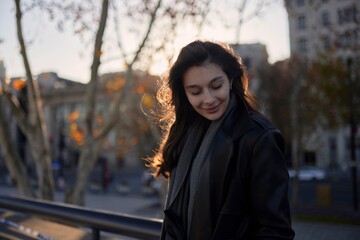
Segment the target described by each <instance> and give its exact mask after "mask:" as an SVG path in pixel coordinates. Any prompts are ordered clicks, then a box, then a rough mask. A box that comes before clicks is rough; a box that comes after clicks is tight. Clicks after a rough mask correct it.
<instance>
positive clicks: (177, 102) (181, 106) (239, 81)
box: [147, 40, 257, 178]
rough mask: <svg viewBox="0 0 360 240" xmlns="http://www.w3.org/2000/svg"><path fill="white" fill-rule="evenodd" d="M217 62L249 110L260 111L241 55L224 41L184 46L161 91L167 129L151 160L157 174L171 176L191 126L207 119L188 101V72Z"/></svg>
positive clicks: (162, 116)
mask: <svg viewBox="0 0 360 240" xmlns="http://www.w3.org/2000/svg"><path fill="white" fill-rule="evenodd" d="M210 63H212V64H216V65H218V66H220V67H221V69H222V70H223V71H224V73H225V74H226V75H227V77H228V79H229V80H230V81H231V80H232V82H233V83H232V90H231V91H232V92H233V93H235V94H236V95H238V96H239V97H241V99H243V100H244V102H245V104H246V105H247V106H248V108H249V109H252V110H256V109H257V104H256V101H255V100H254V97H253V96H252V94H251V93H250V92H249V91H248V78H247V75H246V70H245V66H244V64H243V62H242V60H241V58H240V57H239V56H238V55H237V54H236V53H235V52H234V50H233V49H232V48H230V47H229V46H228V45H226V44H224V43H217V42H212V41H200V40H197V41H194V42H191V43H190V44H188V45H186V46H185V47H183V48H182V49H181V51H180V54H179V56H178V58H177V60H176V61H175V63H174V64H173V65H172V66H171V68H170V70H169V71H168V73H167V74H166V75H165V76H164V77H163V82H162V83H163V85H162V86H161V87H160V89H159V91H158V93H157V99H158V101H159V103H160V106H161V109H160V110H161V113H160V114H159V115H158V116H159V123H160V125H161V127H162V129H163V134H164V135H163V139H162V141H161V143H160V146H159V149H158V150H156V152H155V155H154V156H153V157H151V158H149V159H148V165H147V166H148V167H150V168H152V169H153V170H154V172H153V173H154V175H155V176H159V175H163V176H164V177H165V178H168V177H169V175H170V172H171V170H172V168H173V167H174V166H176V164H177V161H178V159H179V156H180V153H181V150H182V146H183V141H184V139H183V138H184V136H185V134H186V131H187V129H188V128H189V126H190V125H191V124H193V123H194V122H195V121H196V120H200V119H201V118H202V120H200V121H204V123H205V124H206V121H208V120H206V119H204V118H203V117H202V116H201V115H199V114H198V113H197V112H196V111H195V110H194V109H193V107H192V106H191V104H190V102H189V101H188V99H187V97H186V93H185V89H184V86H183V77H184V74H185V72H186V71H187V70H188V69H189V68H191V67H194V66H203V65H206V64H210Z"/></svg>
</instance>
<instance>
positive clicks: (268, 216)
mask: <svg viewBox="0 0 360 240" xmlns="http://www.w3.org/2000/svg"><path fill="white" fill-rule="evenodd" d="M165 80H166V82H165V84H166V85H165V87H163V88H161V89H160V90H159V94H158V98H159V100H160V103H162V105H163V107H164V109H165V111H164V115H163V118H162V119H161V120H162V121H163V123H165V126H164V125H163V126H164V127H165V135H164V136H165V137H164V139H163V141H162V143H161V145H160V148H159V150H158V151H157V152H156V154H155V156H154V157H153V158H151V159H150V164H149V165H150V167H152V168H154V169H155V175H157V176H159V175H163V176H165V178H169V189H168V195H167V199H166V203H165V211H164V213H165V215H164V222H163V229H162V234H161V239H165V240H168V239H176V240H179V239H189V240H209V239H214V240H216V239H218V240H224V239H293V238H294V232H293V230H292V228H291V220H290V211H289V203H288V172H287V168H286V163H285V157H284V141H283V138H282V135H281V134H280V132H279V131H278V130H277V129H276V128H275V127H274V126H273V125H272V124H271V123H270V122H269V120H267V119H266V118H265V117H264V116H263V115H261V114H260V113H258V112H257V111H256V107H255V106H256V104H255V101H254V100H253V98H252V96H251V95H250V93H249V92H248V80H247V76H246V73H245V68H244V65H243V63H242V62H241V59H240V58H238V57H237V56H236V54H235V53H234V52H233V50H232V49H230V48H229V47H228V46H226V45H224V44H220V43H214V42H208V41H195V42H192V43H190V44H188V45H187V46H185V47H184V48H183V49H182V50H181V52H180V54H179V56H178V59H177V60H176V62H175V63H174V64H173V65H172V67H171V68H170V71H169V74H168V76H167V78H166V79H165Z"/></svg>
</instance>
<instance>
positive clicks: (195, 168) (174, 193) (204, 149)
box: [165, 96, 236, 239]
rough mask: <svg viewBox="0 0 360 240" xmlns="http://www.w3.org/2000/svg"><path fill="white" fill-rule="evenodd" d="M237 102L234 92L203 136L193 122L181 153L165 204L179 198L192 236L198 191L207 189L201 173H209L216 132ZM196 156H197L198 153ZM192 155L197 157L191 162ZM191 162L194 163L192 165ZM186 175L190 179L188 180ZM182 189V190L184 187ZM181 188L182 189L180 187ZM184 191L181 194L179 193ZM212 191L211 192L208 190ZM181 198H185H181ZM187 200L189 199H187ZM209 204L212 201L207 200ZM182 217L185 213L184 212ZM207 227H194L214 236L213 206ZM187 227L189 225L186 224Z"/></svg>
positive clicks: (201, 131) (172, 175)
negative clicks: (200, 180) (185, 210)
mask: <svg viewBox="0 0 360 240" xmlns="http://www.w3.org/2000/svg"><path fill="white" fill-rule="evenodd" d="M235 105H236V99H235V97H234V96H231V98H230V102H229V106H228V108H227V110H226V111H225V113H224V114H223V116H222V117H221V118H220V119H218V120H215V121H212V122H211V123H210V126H209V127H208V129H207V130H206V133H205V135H204V137H203V138H201V136H202V135H203V129H202V128H201V127H200V126H199V125H198V124H193V125H192V126H190V128H189V131H188V133H187V136H186V142H185V144H184V148H183V150H182V152H181V154H180V158H179V162H178V165H177V167H176V168H174V169H173V171H172V172H171V176H170V186H169V191H168V197H167V201H166V205H165V209H166V208H168V207H170V206H171V204H172V203H173V202H174V201H175V200H176V199H175V198H177V199H178V201H180V202H181V203H180V205H181V207H180V208H179V209H178V211H177V212H178V214H184V215H185V214H186V215H187V218H186V219H184V218H183V217H182V218H183V220H184V221H186V229H187V236H188V238H189V235H190V231H191V226H192V216H193V213H194V209H193V208H194V203H195V201H196V199H195V197H196V193H197V192H198V191H201V192H204V191H205V190H204V189H198V183H199V177H200V176H208V174H207V173H208V171H209V166H210V161H208V159H209V158H210V156H211V155H210V153H211V150H212V142H213V139H214V136H215V134H216V133H217V132H218V130H219V128H220V126H221V124H222V122H223V120H224V119H225V118H226V115H227V114H228V112H230V110H231V109H233V108H234V107H235ZM194 156H195V157H194ZM191 159H193V161H192V163H191ZM190 166H191V167H190ZM186 177H188V179H187V180H186ZM184 188H189V189H188V190H189V191H188V194H189V195H188V197H184V194H186V193H184V192H187V191H186V189H184ZM181 189H182V190H181ZM180 190H181V191H180ZM179 192H180V194H179ZM204 194H208V193H204ZM180 199H181V200H180ZM185 199H188V202H183V201H184V200H185ZM185 201H186V200H185ZM205 204H207V205H208V203H205ZM183 207H185V208H187V213H186V212H183V211H182V210H181V208H183ZM180 217H181V216H180ZM204 220H205V221H207V222H203V224H201V225H202V228H203V229H194V230H195V232H196V231H201V232H202V233H204V231H205V232H207V235H208V236H209V239H210V237H211V223H210V220H211V219H210V209H209V216H207V217H204ZM184 227H185V226H184Z"/></svg>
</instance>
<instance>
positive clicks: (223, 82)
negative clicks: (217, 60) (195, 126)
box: [183, 63, 230, 121]
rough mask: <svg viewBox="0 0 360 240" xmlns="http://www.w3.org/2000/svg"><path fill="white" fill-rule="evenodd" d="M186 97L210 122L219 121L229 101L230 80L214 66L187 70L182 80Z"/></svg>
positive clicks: (207, 65)
mask: <svg viewBox="0 0 360 240" xmlns="http://www.w3.org/2000/svg"><path fill="white" fill-rule="evenodd" d="M183 84H184V89H185V93H186V96H187V98H188V100H189V102H190V104H191V106H192V107H193V108H194V109H195V111H196V112H198V113H199V114H200V115H201V116H203V117H205V118H207V119H208V120H210V121H214V120H217V119H219V118H220V117H221V116H222V115H223V114H224V113H225V111H226V108H227V106H228V105H229V99H230V80H229V79H228V77H227V76H226V74H225V73H224V71H223V70H222V69H221V68H220V67H219V66H218V65H216V64H212V63H209V64H206V65H203V66H194V67H191V68H189V69H188V70H187V71H186V72H185V74H184V79H183Z"/></svg>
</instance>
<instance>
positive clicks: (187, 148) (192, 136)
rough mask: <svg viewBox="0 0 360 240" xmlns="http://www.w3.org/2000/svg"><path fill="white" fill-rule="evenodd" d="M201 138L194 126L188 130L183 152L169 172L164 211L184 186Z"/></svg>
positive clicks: (199, 132)
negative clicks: (167, 192)
mask: <svg viewBox="0 0 360 240" xmlns="http://www.w3.org/2000/svg"><path fill="white" fill-rule="evenodd" d="M201 137H202V133H201V131H199V128H198V127H196V126H195V127H193V128H192V129H191V130H190V132H189V134H188V139H187V141H186V143H185V145H184V148H183V149H184V150H183V151H182V152H181V155H180V158H179V162H178V164H177V167H176V168H174V169H173V170H172V171H171V175H170V186H169V194H168V200H167V204H166V206H165V209H167V208H169V207H170V206H171V204H172V203H173V202H174V200H175V199H176V197H177V195H178V194H179V192H180V189H181V187H182V185H183V184H184V182H185V179H186V177H187V175H188V172H189V170H190V165H191V160H192V159H193V157H194V154H196V152H195V149H197V148H198V145H199V142H200V140H201ZM169 197H170V198H169Z"/></svg>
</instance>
